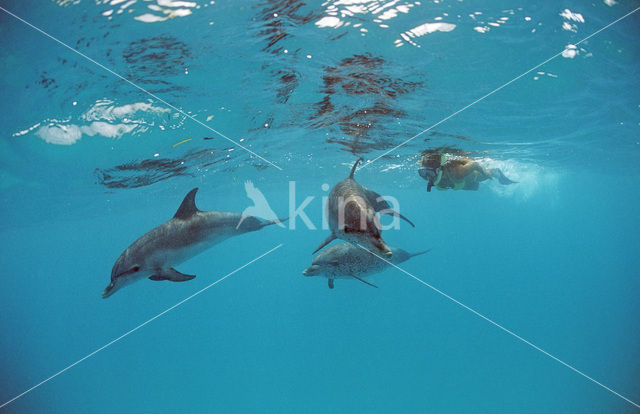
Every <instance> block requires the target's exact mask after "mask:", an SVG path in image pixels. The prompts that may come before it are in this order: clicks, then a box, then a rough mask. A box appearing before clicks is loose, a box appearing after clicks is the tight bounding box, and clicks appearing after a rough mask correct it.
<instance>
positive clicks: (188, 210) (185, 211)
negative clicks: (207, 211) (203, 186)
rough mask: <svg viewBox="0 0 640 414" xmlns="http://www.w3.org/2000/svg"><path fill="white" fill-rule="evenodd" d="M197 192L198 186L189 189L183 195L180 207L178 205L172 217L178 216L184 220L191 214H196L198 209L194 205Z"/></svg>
mask: <svg viewBox="0 0 640 414" xmlns="http://www.w3.org/2000/svg"><path fill="white" fill-rule="evenodd" d="M197 192H198V187H196V188H194V189H193V190H191V191H189V194H187V195H186V196H185V197H184V200H182V204H180V207H178V211H176V214H175V215H174V216H173V218H179V219H183V220H185V219H188V218H189V217H191V216H193V215H194V214H196V213H197V212H198V211H200V210H198V208H197V207H196V193H197Z"/></svg>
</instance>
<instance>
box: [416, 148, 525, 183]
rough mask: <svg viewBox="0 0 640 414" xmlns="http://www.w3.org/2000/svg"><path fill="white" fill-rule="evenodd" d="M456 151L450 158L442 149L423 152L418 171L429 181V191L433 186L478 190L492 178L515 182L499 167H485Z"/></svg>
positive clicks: (504, 181)
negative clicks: (483, 182) (480, 185)
mask: <svg viewBox="0 0 640 414" xmlns="http://www.w3.org/2000/svg"><path fill="white" fill-rule="evenodd" d="M454 153H455V155H454V156H453V157H452V158H448V154H447V153H446V152H444V151H443V150H442V149H436V150H426V151H424V152H423V153H422V168H420V170H419V171H418V173H419V174H420V177H422V178H424V179H425V180H427V181H429V184H428V185H427V191H431V187H436V188H437V189H438V190H446V189H449V188H452V189H454V190H477V189H478V186H479V184H480V182H482V181H485V180H488V179H491V178H497V179H498V182H499V183H500V184H503V185H508V184H514V183H515V181H511V180H510V179H508V178H507V177H505V175H504V174H503V173H502V171H501V170H500V169H499V168H484V167H483V166H482V165H480V164H479V163H478V162H477V161H474V160H473V159H471V158H469V157H468V156H467V154H465V153H463V152H461V151H459V150H455V151H454Z"/></svg>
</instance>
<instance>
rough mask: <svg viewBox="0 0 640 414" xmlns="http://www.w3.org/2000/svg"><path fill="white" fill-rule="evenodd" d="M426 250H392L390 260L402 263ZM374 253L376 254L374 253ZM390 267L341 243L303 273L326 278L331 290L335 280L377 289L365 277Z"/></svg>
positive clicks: (321, 256)
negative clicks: (352, 279)
mask: <svg viewBox="0 0 640 414" xmlns="http://www.w3.org/2000/svg"><path fill="white" fill-rule="evenodd" d="M428 251H430V250H424V251H422V252H417V253H409V252H407V251H405V250H402V249H398V248H391V252H392V253H393V254H392V255H391V257H390V258H389V259H388V260H389V261H390V262H391V263H393V264H398V263H402V262H404V261H407V260H409V259H410V258H412V257H414V256H418V255H420V254H424V253H427V252H428ZM374 253H376V252H375V251H374ZM389 266H390V265H389V264H388V263H387V262H385V261H384V260H382V259H380V258H379V257H376V256H374V255H373V254H371V253H370V252H368V251H366V250H365V249H363V248H362V247H358V246H354V245H353V244H351V243H339V244H336V245H333V246H330V247H327V248H326V249H325V250H323V251H321V252H320V253H318V255H317V256H315V257H314V258H313V261H312V262H311V266H309V267H308V268H306V269H305V270H303V271H302V274H303V275H305V276H324V277H326V278H327V279H329V288H331V289H333V280H334V279H351V278H355V279H358V280H359V281H361V282H364V283H366V284H367V285H371V286H374V287H377V286H376V285H374V284H372V283H369V282H367V281H366V280H364V279H363V277H365V276H369V275H372V274H374V273H378V272H381V271H383V270H384V269H386V268H387V267H389Z"/></svg>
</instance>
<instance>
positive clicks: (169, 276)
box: [149, 267, 196, 282]
mask: <svg viewBox="0 0 640 414" xmlns="http://www.w3.org/2000/svg"><path fill="white" fill-rule="evenodd" d="M195 277H196V275H185V274H184V273H180V272H178V271H177V270H176V269H174V268H173V267H172V268H171V269H160V270H158V271H157V272H156V273H155V274H154V275H152V276H149V280H155V281H161V280H170V281H172V282H186V281H187V280H191V279H193V278H195Z"/></svg>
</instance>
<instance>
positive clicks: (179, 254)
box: [102, 188, 287, 298]
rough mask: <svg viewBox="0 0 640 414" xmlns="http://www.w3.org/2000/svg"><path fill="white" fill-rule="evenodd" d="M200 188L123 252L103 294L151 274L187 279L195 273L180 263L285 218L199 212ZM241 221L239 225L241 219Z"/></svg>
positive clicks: (104, 295)
mask: <svg viewBox="0 0 640 414" xmlns="http://www.w3.org/2000/svg"><path fill="white" fill-rule="evenodd" d="M197 191H198V189H197V188H194V189H193V190H191V191H189V193H188V194H187V195H186V197H185V198H184V200H183V201H182V204H180V207H179V208H178V211H177V212H176V214H175V215H174V216H173V218H172V219H171V220H169V221H167V222H166V223H164V224H162V225H160V226H158V227H156V228H154V229H153V230H151V231H149V232H148V233H146V234H145V235H144V236H142V237H140V238H139V239H138V240H136V241H135V242H134V243H133V244H132V245H131V246H129V247H127V249H126V250H125V251H124V252H122V254H121V255H120V257H119V258H118V260H116V263H115V264H114V265H113V269H112V270H111V283H109V285H108V286H107V287H106V289H105V290H104V292H103V293H102V297H103V298H107V297H109V296H111V295H112V294H113V293H114V292H115V291H116V290H118V289H120V288H121V287H123V286H125V285H128V284H130V283H133V282H135V281H138V280H142V279H144V278H146V277H148V278H149V279H150V280H156V281H159V280H170V281H172V282H184V281H187V280H191V279H193V278H194V277H195V275H185V274H182V273H180V272H178V271H177V270H175V269H174V268H173V267H172V266H174V265H178V264H180V263H182V262H184V261H186V260H188V259H191V258H192V257H194V256H196V255H197V254H199V253H202V252H203V251H205V250H207V249H209V248H210V247H212V246H213V245H215V244H217V243H220V242H221V241H223V240H226V239H228V238H229V237H233V236H237V235H240V234H243V233H248V232H252V231H257V230H260V229H261V228H263V227H265V226H269V225H271V224H276V223H279V222H280V221H285V220H287V218H284V219H275V220H268V221H260V220H258V219H257V218H255V217H253V216H246V215H245V216H243V215H241V214H239V213H226V212H221V211H200V210H198V208H197V207H196V204H195V198H196V192H197ZM240 220H242V224H241V225H240V226H238V222H240Z"/></svg>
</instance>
